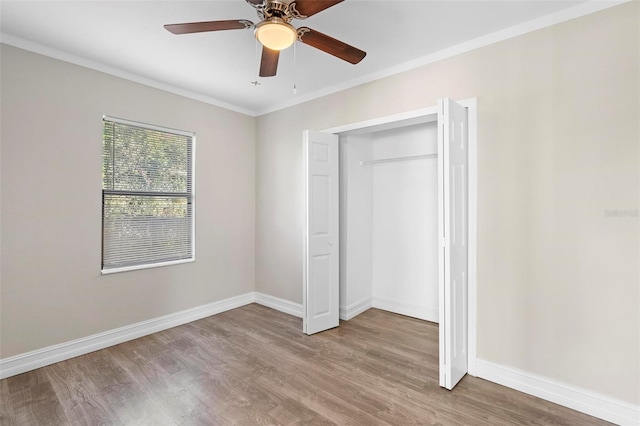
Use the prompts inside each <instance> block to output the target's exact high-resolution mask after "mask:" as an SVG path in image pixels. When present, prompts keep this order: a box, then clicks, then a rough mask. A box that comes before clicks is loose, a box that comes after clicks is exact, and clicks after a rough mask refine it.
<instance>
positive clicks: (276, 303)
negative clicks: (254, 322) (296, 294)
mask: <svg viewBox="0 0 640 426" xmlns="http://www.w3.org/2000/svg"><path fill="white" fill-rule="evenodd" d="M254 294H255V299H254V302H255V303H257V304H259V305H263V306H266V307H269V308H271V309H275V310H276V311H280V312H283V313H285V314H289V315H293V316H295V317H298V318H302V305H301V304H300V303H294V302H290V301H288V300H284V299H280V298H279V297H274V296H269V295H268V294H264V293H258V292H256V293H254Z"/></svg>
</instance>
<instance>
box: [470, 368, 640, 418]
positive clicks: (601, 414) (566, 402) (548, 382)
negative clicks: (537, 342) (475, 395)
mask: <svg viewBox="0 0 640 426" xmlns="http://www.w3.org/2000/svg"><path fill="white" fill-rule="evenodd" d="M476 374H477V377H480V378H483V379H486V380H489V381H491V382H494V383H498V384H500V385H503V386H507V387H509V388H512V389H516V390H519V391H521V392H524V393H527V394H529V395H533V396H537V397H538V398H542V399H545V400H547V401H550V402H553V403H555V404H558V405H562V406H564V407H568V408H571V409H573V410H576V411H580V412H582V413H585V414H589V415H590V416H594V417H598V418H600V419H603V420H606V421H608V422H612V423H616V424H619V425H623V426H634V425H635V426H637V425H640V407H639V406H634V405H632V404H630V403H627V402H624V401H619V400H615V399H613V398H611V397H608V396H605V395H601V394H597V393H595V392H591V391H588V390H585V389H580V388H577V387H575V386H571V385H567V384H564V383H560V382H556V381H554V380H552V379H548V378H546V377H541V376H538V375H535V374H533V373H529V372H526V371H522V370H518V369H516V368H511V367H505V366H502V365H498V364H494V363H492V362H489V361H484V360H482V359H477V360H476Z"/></svg>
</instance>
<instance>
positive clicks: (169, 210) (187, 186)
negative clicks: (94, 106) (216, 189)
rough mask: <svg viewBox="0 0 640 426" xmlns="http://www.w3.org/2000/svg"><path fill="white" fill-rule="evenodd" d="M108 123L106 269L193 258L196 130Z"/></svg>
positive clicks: (104, 200)
mask: <svg viewBox="0 0 640 426" xmlns="http://www.w3.org/2000/svg"><path fill="white" fill-rule="evenodd" d="M103 124H104V128H103V147H102V148H103V149H102V172H103V173H102V176H103V179H102V231H103V232H102V236H103V237H102V270H103V272H115V271H117V270H123V269H137V267H144V266H155V265H162V264H167V263H168V262H179V261H186V260H192V259H193V258H194V202H193V143H194V136H193V134H192V133H188V132H182V131H177V130H172V129H165V128H162V127H158V126H151V125H145V124H142V123H134V122H130V121H126V120H119V119H110V118H108V117H105V118H104V120H103Z"/></svg>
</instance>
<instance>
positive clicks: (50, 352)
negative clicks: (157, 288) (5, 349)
mask: <svg viewBox="0 0 640 426" xmlns="http://www.w3.org/2000/svg"><path fill="white" fill-rule="evenodd" d="M255 298H256V296H255V294H254V293H247V294H243V295H240V296H236V297H231V298H229V299H224V300H220V301H218V302H213V303H208V304H206V305H202V306H198V307H195V308H191V309H186V310H184V311H180V312H175V313H173V314H169V315H164V316H161V317H158V318H153V319H150V320H147V321H142V322H139V323H136V324H131V325H127V326H124V327H120V328H116V329H113V330H109V331H105V332H103V333H98V334H94V335H92V336H88V337H83V338H80V339H76V340H72V341H70V342H66V343H60V344H58V345H53V346H48V347H46V348H42V349H37V350H35V351H31V352H27V353H24V354H20V355H16V356H13V357H10V358H5V359H0V379H4V378H7V377H11V376H15V375H16V374H20V373H25V372H27V371H31V370H35V369H36V368H40V367H44V366H47V365H51V364H54V363H56V362H60V361H64V360H67V359H70V358H74V357H76V356H80V355H84V354H88V353H90V352H93V351H97V350H99V349H104V348H107V347H109V346H113V345H117V344H119V343H123V342H127V341H129V340H133V339H137V338H139V337H142V336H147V335H149V334H152V333H157V332H158V331H162V330H166V329H168V328H172V327H176V326H179V325H182V324H186V323H188V322H192V321H196V320H199V319H202V318H206V317H208V316H211V315H215V314H219V313H221V312H225V311H228V310H231V309H235V308H239V307H240V306H244V305H248V304H250V303H253V302H254V301H255Z"/></svg>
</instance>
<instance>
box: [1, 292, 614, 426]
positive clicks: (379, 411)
mask: <svg viewBox="0 0 640 426" xmlns="http://www.w3.org/2000/svg"><path fill="white" fill-rule="evenodd" d="M0 424H2V425H3V426H4V425H153V426H162V425H254V424H259V425H316V424H338V425H367V426H369V425H380V424H382V425H386V424H391V425H403V426H404V425H411V424H420V425H431V424H440V425H474V426H476V425H492V426H497V425H579V426H587V425H602V424H607V423H606V422H603V421H600V420H598V419H595V418H593V417H589V416H587V415H584V414H581V413H578V412H575V411H572V410H570V409H567V408H564V407H561V406H558V405H555V404H552V403H549V402H546V401H543V400H541V399H538V398H535V397H532V396H528V395H525V394H523V393H520V392H517V391H514V390H511V389H508V388H505V387H502V386H499V385H496V384H493V383H490V382H487V381H485V380H481V379H477V378H474V377H469V376H466V377H465V378H464V379H462V381H461V382H460V383H459V384H458V386H457V387H456V388H455V389H454V390H453V391H447V390H445V389H442V388H440V387H439V386H438V326H437V324H433V323H429V322H425V321H420V320H416V319H412V318H408V317H404V316H401V315H395V314H391V313H388V312H384V311H380V310H377V309H370V310H369V311H367V312H365V313H363V314H361V315H359V316H357V317H356V318H354V319H352V320H350V321H347V322H341V324H340V327H339V328H336V329H333V330H329V331H326V332H323V333H319V334H316V335H314V336H306V335H304V334H303V333H302V321H301V320H300V319H299V318H295V317H292V316H289V315H286V314H283V313H280V312H277V311H274V310H272V309H269V308H266V307H263V306H260V305H255V304H252V305H248V306H244V307H242V308H238V309H234V310H232V311H228V312H225V313H222V314H219V315H215V316H211V317H208V318H205V319H202V320H199V321H195V322H192V323H189V324H186V325H183V326H180V327H175V328H172V329H169V330H166V331H163V332H160V333H156V334H153V335H150V336H146V337H143V338H140V339H136V340H133V341H130V342H127V343H123V344H120V345H117V346H113V347H110V348H107V349H104V350H100V351H97V352H93V353H91V354H87V355H83V356H79V357H77V358H73V359H71V360H68V361H64V362H60V363H58V364H54V365H51V366H48V367H44V368H40V369H38V370H34V371H31V372H29V373H25V374H21V375H18V376H14V377H10V378H8V379H5V380H2V381H0Z"/></svg>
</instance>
